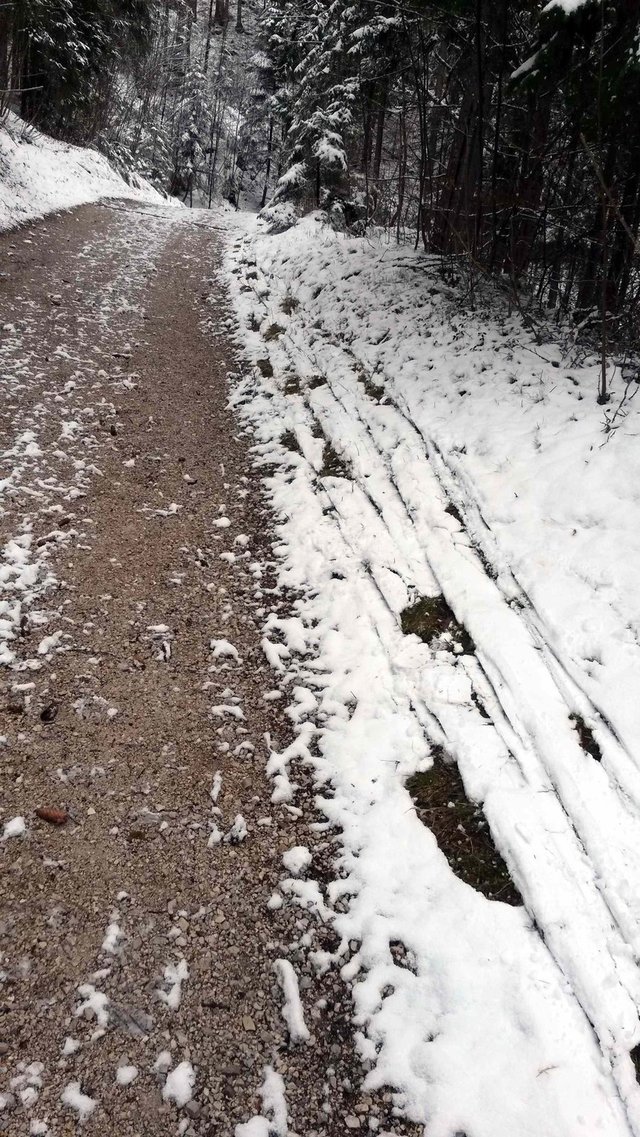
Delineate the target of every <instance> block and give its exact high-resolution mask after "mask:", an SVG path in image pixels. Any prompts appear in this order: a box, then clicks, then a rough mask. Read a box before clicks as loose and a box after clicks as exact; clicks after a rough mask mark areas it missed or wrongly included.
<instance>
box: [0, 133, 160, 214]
mask: <svg viewBox="0 0 640 1137" xmlns="http://www.w3.org/2000/svg"><path fill="white" fill-rule="evenodd" d="M109 197H111V198H138V199H141V200H154V201H161V200H164V199H162V198H161V196H160V195H159V194H158V193H157V192H156V191H155V190H154V189H153V188H152V187H151V186H150V185H149V184H148V183H147V182H145V181H144V180H143V179H142V178H140V177H138V176H137V175H132V181H131V183H128V182H125V181H124V179H123V178H122V177H121V176H120V174H118V173H117V171H116V170H114V168H113V166H111V165H110V164H109V162H108V161H107V159H106V158H105V157H104V156H103V155H102V154H98V152H97V151H95V150H86V149H83V148H82V147H79V146H69V145H67V144H66V143H64V142H57V141H55V139H53V138H49V137H47V135H45V134H40V133H39V131H37V130H34V129H33V128H32V127H27V126H26V124H25V123H24V122H22V121H21V120H20V119H19V118H16V116H15V115H13V114H10V115H8V117H7V118H6V120H5V121H4V122H3V123H1V124H0V231H1V230H3V229H11V228H13V227H14V226H15V225H21V224H24V222H27V221H33V220H35V219H36V218H38V217H44V216H45V214H47V213H53V212H55V211H56V210H59V209H70V208H71V207H72V206H74V205H83V204H85V203H86V202H90V201H99V200H100V199H101V198H109Z"/></svg>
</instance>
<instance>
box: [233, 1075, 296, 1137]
mask: <svg viewBox="0 0 640 1137" xmlns="http://www.w3.org/2000/svg"><path fill="white" fill-rule="evenodd" d="M258 1093H259V1094H260V1097H261V1098H262V1115H261V1116H255V1117H252V1118H251V1119H250V1120H249V1121H245V1122H243V1123H242V1124H241V1125H236V1127H235V1130H234V1135H235V1137H287V1134H288V1132H289V1129H288V1110H287V1102H286V1098H285V1086H284V1080H283V1078H282V1075H281V1074H278V1073H277V1071H276V1070H274V1069H273V1067H272V1066H266V1067H265V1071H264V1081H263V1083H262V1085H261V1087H260V1089H259V1091H258Z"/></svg>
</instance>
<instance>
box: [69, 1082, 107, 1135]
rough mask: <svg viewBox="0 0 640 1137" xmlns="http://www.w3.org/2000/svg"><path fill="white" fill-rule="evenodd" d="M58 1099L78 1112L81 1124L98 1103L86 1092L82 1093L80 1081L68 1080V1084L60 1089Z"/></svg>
mask: <svg viewBox="0 0 640 1137" xmlns="http://www.w3.org/2000/svg"><path fill="white" fill-rule="evenodd" d="M60 1100H61V1102H62V1103H63V1105H67V1106H69V1108H70V1109H72V1110H74V1111H75V1113H77V1114H78V1120H79V1122H80V1124H81V1125H82V1124H83V1122H85V1121H87V1120H88V1118H89V1117H91V1114H92V1113H93V1111H94V1109H95V1108H96V1106H97V1104H98V1103H97V1101H96V1100H95V1099H94V1098H91V1097H89V1095H88V1094H83V1092H82V1089H81V1086H80V1082H69V1085H68V1086H66V1087H65V1089H64V1090H63V1091H62V1093H61V1095H60Z"/></svg>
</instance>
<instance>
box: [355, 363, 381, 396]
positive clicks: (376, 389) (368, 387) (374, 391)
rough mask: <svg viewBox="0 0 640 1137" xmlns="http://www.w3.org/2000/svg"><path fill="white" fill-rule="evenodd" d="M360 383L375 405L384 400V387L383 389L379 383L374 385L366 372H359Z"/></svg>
mask: <svg viewBox="0 0 640 1137" xmlns="http://www.w3.org/2000/svg"><path fill="white" fill-rule="evenodd" d="M358 382H359V383H361V384H362V386H363V387H364V389H365V392H366V394H367V395H368V396H369V398H370V399H373V401H374V403H379V402H380V401H381V400H382V399H383V398H384V387H381V386H380V384H379V383H374V381H373V379H372V378H371V376H370V375H367V372H366V371H359V372H358Z"/></svg>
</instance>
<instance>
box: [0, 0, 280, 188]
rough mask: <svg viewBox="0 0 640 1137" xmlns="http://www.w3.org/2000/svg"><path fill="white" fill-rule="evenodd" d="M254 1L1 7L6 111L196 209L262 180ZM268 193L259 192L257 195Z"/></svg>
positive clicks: (67, 0)
mask: <svg viewBox="0 0 640 1137" xmlns="http://www.w3.org/2000/svg"><path fill="white" fill-rule="evenodd" d="M255 6H256V0H0V115H1V114H2V112H3V110H4V111H6V110H7V109H11V110H14V111H16V112H17V113H18V114H19V115H20V116H21V118H22V119H24V120H25V121H26V122H28V123H31V124H33V125H35V126H37V127H38V128H40V129H42V130H44V131H46V132H48V133H49V134H52V135H53V136H55V137H58V138H61V139H64V140H66V141H70V142H75V143H79V144H83V145H87V144H94V145H97V146H98V147H99V148H100V149H101V150H103V151H104V152H105V153H106V154H107V155H108V157H110V158H111V159H112V160H113V161H114V162H115V163H116V165H118V166H119V168H120V169H121V170H122V172H123V173H124V174H125V175H126V174H127V172H128V171H136V172H138V173H141V174H142V175H144V176H145V177H147V178H148V179H150V180H151V181H152V182H153V183H154V184H155V185H156V186H157V187H158V188H161V189H163V190H164V191H166V192H167V193H170V194H175V195H176V196H179V197H181V198H182V199H183V200H185V201H188V202H190V203H192V204H194V203H195V204H198V205H210V204H211V202H212V201H213V198H214V196H219V195H220V194H223V195H225V196H230V197H232V199H233V200H237V198H238V195H239V193H240V192H241V190H242V189H243V188H244V189H245V190H246V189H247V188H249V189H250V190H251V188H252V186H253V183H254V182H255V181H256V179H258V180H259V179H260V175H261V172H262V170H263V168H264V159H263V157H261V155H260V148H259V146H256V145H254V144H253V143H251V144H250V139H251V138H252V137H253V134H252V132H253V124H254V122H255V120H256V108H258V110H259V108H260V106H261V104H262V103H263V102H264V98H265V96H264V93H263V92H262V88H261V84H260V82H259V79H258V72H257V71H256V69H255V68H252V66H251V55H252V54H253V53H255V52H256V50H257V49H256V43H255V36H254V35H253V34H248V35H247V34H245V33H246V30H247V23H248V24H249V26H250V29H251V31H252V30H253V23H254V15H255ZM261 189H262V185H260V190H261Z"/></svg>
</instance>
